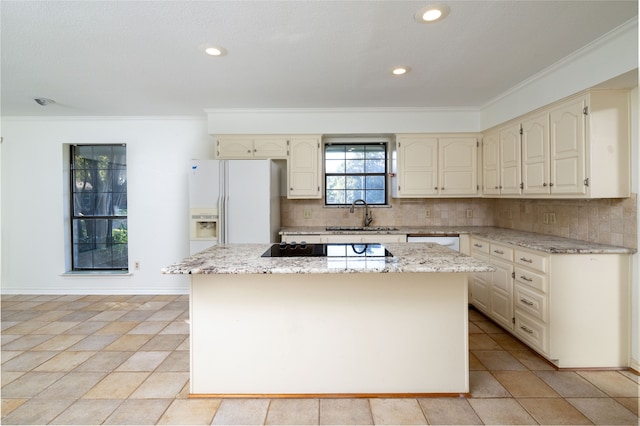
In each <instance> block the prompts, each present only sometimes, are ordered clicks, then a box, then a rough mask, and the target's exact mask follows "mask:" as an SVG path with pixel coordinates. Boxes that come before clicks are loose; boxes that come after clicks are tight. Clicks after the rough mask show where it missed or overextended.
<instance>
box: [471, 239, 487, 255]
mask: <svg viewBox="0 0 640 426" xmlns="http://www.w3.org/2000/svg"><path fill="white" fill-rule="evenodd" d="M471 251H473V252H479V253H487V254H489V243H488V242H487V241H484V240H478V239H476V238H472V239H471Z"/></svg>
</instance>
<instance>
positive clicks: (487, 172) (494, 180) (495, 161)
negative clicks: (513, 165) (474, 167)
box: [482, 131, 500, 195]
mask: <svg viewBox="0 0 640 426" xmlns="http://www.w3.org/2000/svg"><path fill="white" fill-rule="evenodd" d="M482 160H483V167H482V172H483V182H484V183H483V185H484V194H485V195H497V194H500V132H499V131H492V132H488V133H486V134H485V135H484V138H483V141H482Z"/></svg>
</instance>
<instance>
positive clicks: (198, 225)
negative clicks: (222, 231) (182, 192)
mask: <svg viewBox="0 0 640 426" xmlns="http://www.w3.org/2000/svg"><path fill="white" fill-rule="evenodd" d="M190 213H191V215H190V216H191V223H190V226H189V227H190V233H191V240H192V241H196V240H200V241H211V240H217V239H218V209H191V212H190Z"/></svg>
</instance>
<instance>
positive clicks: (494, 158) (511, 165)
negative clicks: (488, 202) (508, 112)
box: [482, 124, 521, 195]
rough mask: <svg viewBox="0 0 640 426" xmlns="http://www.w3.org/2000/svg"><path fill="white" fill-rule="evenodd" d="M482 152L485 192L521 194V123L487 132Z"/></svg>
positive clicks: (491, 193)
mask: <svg viewBox="0 0 640 426" xmlns="http://www.w3.org/2000/svg"><path fill="white" fill-rule="evenodd" d="M482 154H483V166H482V173H483V178H484V179H483V187H484V194H485V195H505V194H511V195H513V194H520V183H521V171H520V125H519V124H517V125H510V126H507V127H503V128H500V129H495V130H493V131H491V132H487V133H486V134H485V135H484V138H483V142H482Z"/></svg>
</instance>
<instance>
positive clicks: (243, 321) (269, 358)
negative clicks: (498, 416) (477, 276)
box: [191, 273, 469, 396]
mask: <svg viewBox="0 0 640 426" xmlns="http://www.w3.org/2000/svg"><path fill="white" fill-rule="evenodd" d="M467 314H468V311H467V277H466V273H404V274H401V273H396V274H393V273H390V274H375V273H361V274H358V273H352V274H263V275H258V274H238V275H215V274H209V275H207V274H203V275H192V277H191V393H192V394H193V395H194V396H195V395H208V394H215V395H220V394H222V395H228V394H247V395H257V394H261V395H262V394H267V395H276V394H278V395H279V394H344V393H348V394H371V393H374V394H375V393H380V394H382V393H385V394H388V393H398V394H402V393H452V394H457V393H467V392H468V391H469V373H468V371H469V370H468V321H467Z"/></svg>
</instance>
